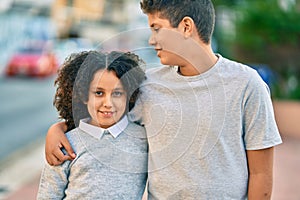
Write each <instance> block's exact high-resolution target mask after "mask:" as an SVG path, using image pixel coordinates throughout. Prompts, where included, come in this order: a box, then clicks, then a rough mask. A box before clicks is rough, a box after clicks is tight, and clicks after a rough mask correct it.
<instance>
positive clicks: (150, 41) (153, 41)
mask: <svg viewBox="0 0 300 200" xmlns="http://www.w3.org/2000/svg"><path fill="white" fill-rule="evenodd" d="M148 43H149V45H152V46H153V45H155V44H156V40H155V37H154V35H153V34H151V35H150V37H149V40H148Z"/></svg>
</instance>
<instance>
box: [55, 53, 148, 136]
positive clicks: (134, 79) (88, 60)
mask: <svg viewBox="0 0 300 200" xmlns="http://www.w3.org/2000/svg"><path fill="white" fill-rule="evenodd" d="M141 64H144V62H143V61H142V60H141V59H139V57H138V56H137V55H135V54H133V53H129V52H127V53H125V52H117V51H113V52H111V53H108V54H105V53H102V52H98V51H88V52H81V53H78V54H75V55H71V57H70V58H69V60H67V61H66V62H65V64H64V65H63V67H62V69H61V70H60V72H59V77H58V78H57V80H58V79H59V81H56V82H55V83H56V84H57V83H60V84H61V83H64V84H65V85H68V86H69V87H68V88H64V87H59V85H58V88H57V93H58V91H59V93H60V98H58V99H57V98H56V99H55V104H54V105H55V106H56V108H57V109H58V108H60V109H58V111H59V113H60V117H61V118H63V119H65V120H66V122H67V126H68V130H70V129H73V128H75V125H76V126H78V124H79V120H80V119H83V118H86V117H90V115H89V112H88V110H87V105H86V104H84V102H86V101H88V96H89V88H90V83H91V82H92V80H93V79H94V74H95V73H96V72H97V71H98V70H104V69H105V70H108V71H114V72H115V73H116V76H117V77H118V78H119V79H120V81H121V83H122V85H123V87H124V89H125V91H126V93H127V106H128V110H131V109H132V107H133V106H134V103H135V101H136V98H137V95H138V92H139V90H138V88H139V86H140V84H141V83H142V82H143V81H144V80H145V78H146V77H145V72H144V70H143V69H142V68H141V67H140V65H141ZM62 70H64V71H62ZM70 71H72V72H73V73H71V74H70V75H69V76H71V77H72V78H69V80H67V81H66V80H62V79H61V78H60V77H62V76H63V75H64V76H66V75H67V76H68V74H66V73H69V72H70ZM62 73H63V74H62ZM66 82H67V83H66ZM70 92H71V93H72V94H71V98H70V94H67V93H70ZM56 97H57V94H56ZM63 97H67V98H69V99H64V98H63ZM63 100H64V101H63ZM72 100H73V102H72ZM71 110H72V113H71V112H70V111H71ZM70 113H71V115H70ZM62 114H64V115H62Z"/></svg>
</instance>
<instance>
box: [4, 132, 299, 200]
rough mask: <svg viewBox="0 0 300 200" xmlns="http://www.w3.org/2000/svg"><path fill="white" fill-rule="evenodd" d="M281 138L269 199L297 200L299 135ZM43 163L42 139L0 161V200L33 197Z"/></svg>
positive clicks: (276, 151) (28, 199)
mask: <svg viewBox="0 0 300 200" xmlns="http://www.w3.org/2000/svg"><path fill="white" fill-rule="evenodd" d="M282 137H283V144H281V145H278V146H277V147H276V148H275V155H274V185H273V195H272V200H299V199H300V135H299V137H292V136H282ZM44 162H45V157H44V141H41V140H39V141H36V142H34V143H32V144H31V145H30V146H29V147H27V148H25V149H23V150H22V151H19V152H17V153H16V154H15V155H13V156H11V158H10V159H9V160H7V161H6V163H3V162H2V163H0V199H1V200H33V199H36V194H37V190H38V185H39V179H40V173H41V170H42V167H43V165H44ZM144 199H146V198H144Z"/></svg>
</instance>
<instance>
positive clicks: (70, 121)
mask: <svg viewBox="0 0 300 200" xmlns="http://www.w3.org/2000/svg"><path fill="white" fill-rule="evenodd" d="M141 63H143V62H142V61H141V60H140V59H139V58H138V56H136V55H134V54H132V53H124V52H111V53H109V54H104V53H101V52H97V51H89V52H81V53H78V54H73V55H71V56H70V57H69V58H68V59H67V60H66V61H65V62H64V64H63V66H62V68H61V69H60V71H59V73H58V77H57V79H56V80H55V85H57V90H56V94H55V99H54V105H55V107H56V108H57V110H58V112H59V114H60V117H61V118H62V119H64V120H65V121H66V124H67V127H68V132H67V133H66V135H67V138H68V139H69V141H70V142H71V145H72V147H73V148H74V150H75V152H76V155H77V156H76V158H75V159H74V160H72V161H68V162H65V163H64V164H62V165H60V166H50V165H49V164H46V165H45V167H44V170H43V172H42V176H41V180H40V185H39V191H38V196H37V199H142V196H143V193H144V189H145V184H146V179H147V148H148V147H147V139H146V133H145V130H144V128H143V127H142V126H139V125H137V124H134V123H131V122H129V121H128V119H127V116H126V114H127V112H128V111H129V110H130V109H131V108H132V107H133V105H134V102H135V99H136V98H137V94H138V87H139V85H140V84H141V83H142V81H143V80H144V79H145V73H144V71H143V70H142V69H141V67H140V64H141Z"/></svg>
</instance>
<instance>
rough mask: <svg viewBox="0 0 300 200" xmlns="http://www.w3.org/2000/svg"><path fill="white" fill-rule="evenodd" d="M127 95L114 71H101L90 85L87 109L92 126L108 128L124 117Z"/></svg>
mask: <svg viewBox="0 0 300 200" xmlns="http://www.w3.org/2000/svg"><path fill="white" fill-rule="evenodd" d="M126 101H127V94H126V91H125V90H124V88H123V86H122V83H121V81H120V79H119V78H118V77H117V76H116V73H115V72H114V71H107V70H99V71H98V72H96V73H95V75H94V79H93V81H92V82H91V84H90V90H89V98H88V101H87V108H88V111H89V113H90V115H91V118H92V121H91V124H93V125H95V126H100V127H101V128H108V127H110V126H112V125H114V124H115V123H117V122H118V121H119V120H120V119H121V117H122V116H123V115H124V113H125V110H126V104H127V102H126Z"/></svg>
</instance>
